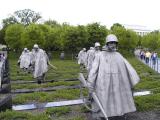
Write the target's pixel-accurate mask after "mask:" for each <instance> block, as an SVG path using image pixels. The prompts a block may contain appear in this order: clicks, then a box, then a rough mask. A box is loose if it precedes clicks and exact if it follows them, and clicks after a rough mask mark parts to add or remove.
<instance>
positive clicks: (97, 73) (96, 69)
mask: <svg viewBox="0 0 160 120" xmlns="http://www.w3.org/2000/svg"><path fill="white" fill-rule="evenodd" d="M117 45H118V39H117V37H116V36H115V35H113V34H110V35H108V36H107V37H106V46H105V47H106V49H104V50H103V51H102V52H100V53H98V54H97V55H96V57H95V59H94V61H93V64H92V68H91V70H90V73H89V76H88V86H89V91H90V94H92V93H93V92H94V93H96V95H97V97H98V99H99V101H100V103H101V104H102V106H103V109H104V111H105V113H106V115H107V116H108V117H109V119H112V118H117V117H118V118H119V117H120V116H123V115H125V114H126V113H129V112H134V111H136V107H135V104H134V100H133V95H132V88H133V87H134V86H135V85H136V84H137V83H138V82H139V80H140V79H139V76H138V75H137V73H136V71H135V69H134V68H133V67H132V66H131V65H130V64H129V63H128V61H127V60H126V59H125V58H124V57H123V56H122V55H121V54H120V53H118V52H117ZM92 108H93V109H97V110H96V112H95V113H93V117H94V118H95V119H100V118H102V119H103V117H105V116H104V114H102V112H101V110H99V107H98V106H97V104H96V103H95V102H94V101H93V102H92Z"/></svg>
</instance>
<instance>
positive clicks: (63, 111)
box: [46, 106, 71, 117]
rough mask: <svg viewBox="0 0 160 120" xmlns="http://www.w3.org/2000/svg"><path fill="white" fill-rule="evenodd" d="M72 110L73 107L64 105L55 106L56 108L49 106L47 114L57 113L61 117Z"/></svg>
mask: <svg viewBox="0 0 160 120" xmlns="http://www.w3.org/2000/svg"><path fill="white" fill-rule="evenodd" d="M70 111H71V107H68V106H64V107H54V108H47V109H46V114H50V115H55V116H56V117H60V116H62V115H66V114H68V113H69V112H70Z"/></svg>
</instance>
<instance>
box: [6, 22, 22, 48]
mask: <svg viewBox="0 0 160 120" xmlns="http://www.w3.org/2000/svg"><path fill="white" fill-rule="evenodd" d="M23 32H24V26H23V25H21V24H14V25H10V26H8V27H7V29H6V34H5V41H6V43H7V45H8V46H9V47H10V48H12V49H15V50H18V49H21V48H23V47H24V46H23V41H22V40H21V34H22V33H23Z"/></svg>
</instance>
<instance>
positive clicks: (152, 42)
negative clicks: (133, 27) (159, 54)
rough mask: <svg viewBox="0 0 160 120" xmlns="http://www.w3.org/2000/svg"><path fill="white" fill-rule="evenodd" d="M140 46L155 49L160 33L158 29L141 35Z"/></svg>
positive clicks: (159, 41)
mask: <svg viewBox="0 0 160 120" xmlns="http://www.w3.org/2000/svg"><path fill="white" fill-rule="evenodd" d="M141 43H142V46H143V47H145V48H149V49H151V50H156V49H158V48H159V47H160V33H159V31H154V32H151V33H149V34H147V35H145V36H143V37H142V41H141Z"/></svg>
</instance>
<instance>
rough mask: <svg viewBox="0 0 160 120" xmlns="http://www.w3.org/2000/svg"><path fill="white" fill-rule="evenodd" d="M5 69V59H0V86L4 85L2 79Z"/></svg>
mask: <svg viewBox="0 0 160 120" xmlns="http://www.w3.org/2000/svg"><path fill="white" fill-rule="evenodd" d="M4 70H5V61H4V60H2V61H0V87H1V85H2V79H3V72H4Z"/></svg>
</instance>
